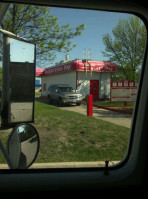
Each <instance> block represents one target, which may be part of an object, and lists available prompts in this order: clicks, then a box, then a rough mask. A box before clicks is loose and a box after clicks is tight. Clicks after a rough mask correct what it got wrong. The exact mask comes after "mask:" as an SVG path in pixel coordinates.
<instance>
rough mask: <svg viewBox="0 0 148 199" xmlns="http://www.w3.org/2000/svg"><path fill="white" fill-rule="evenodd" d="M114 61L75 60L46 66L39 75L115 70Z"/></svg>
mask: <svg viewBox="0 0 148 199" xmlns="http://www.w3.org/2000/svg"><path fill="white" fill-rule="evenodd" d="M116 69H117V68H116V65H115V64H114V63H107V62H99V61H87V62H83V60H75V61H70V62H66V63H63V64H60V65H56V66H53V67H49V68H46V69H45V71H43V73H42V74H41V75H53V74H59V73H64V72H70V71H92V72H116Z"/></svg>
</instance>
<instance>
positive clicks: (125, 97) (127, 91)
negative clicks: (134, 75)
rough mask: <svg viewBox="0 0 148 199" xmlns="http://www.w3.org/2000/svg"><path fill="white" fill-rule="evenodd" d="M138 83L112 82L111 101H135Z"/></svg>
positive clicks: (126, 81)
mask: <svg viewBox="0 0 148 199" xmlns="http://www.w3.org/2000/svg"><path fill="white" fill-rule="evenodd" d="M136 94H137V82H131V81H128V80H124V81H120V82H111V101H135V99H136Z"/></svg>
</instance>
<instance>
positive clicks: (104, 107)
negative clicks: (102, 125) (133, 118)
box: [93, 104, 133, 115]
mask: <svg viewBox="0 0 148 199" xmlns="http://www.w3.org/2000/svg"><path fill="white" fill-rule="evenodd" d="M93 106H95V107H98V108H103V109H106V110H109V111H114V112H118V113H124V114H128V115H132V114H133V113H127V112H126V111H120V110H116V109H113V108H110V107H106V106H101V105H97V104H93Z"/></svg>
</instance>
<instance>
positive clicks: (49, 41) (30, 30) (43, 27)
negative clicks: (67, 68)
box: [0, 4, 85, 63]
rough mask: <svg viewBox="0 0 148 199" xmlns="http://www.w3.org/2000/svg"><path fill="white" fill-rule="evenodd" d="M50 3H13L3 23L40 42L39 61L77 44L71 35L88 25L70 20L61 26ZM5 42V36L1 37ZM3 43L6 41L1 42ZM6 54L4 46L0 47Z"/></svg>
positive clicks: (27, 37) (8, 28)
mask: <svg viewBox="0 0 148 199" xmlns="http://www.w3.org/2000/svg"><path fill="white" fill-rule="evenodd" d="M50 9H51V8H49V7H42V6H32V5H20V4H18V5H17V4H12V5H11V6H10V7H9V10H8V11H7V13H6V16H5V18H4V20H3V23H2V25H1V27H2V29H5V30H8V31H10V32H12V33H14V34H17V35H19V36H20V37H24V38H26V39H27V40H29V41H33V42H35V43H36V44H37V52H36V53H37V61H40V63H42V62H44V61H47V60H48V61H53V60H54V59H55V58H56V52H57V51H58V52H64V53H67V52H69V51H70V50H71V49H72V48H73V47H76V45H74V44H72V42H71V39H73V38H74V37H76V36H80V35H81V34H82V31H83V30H84V29H85V25H84V24H81V25H78V26H77V27H75V28H72V27H70V25H69V24H66V25H62V26H60V25H59V24H58V18H57V17H54V16H53V15H50ZM0 42H1V44H2V36H1V38H0ZM1 46H2V45H1ZM0 55H1V56H2V48H1V49H0Z"/></svg>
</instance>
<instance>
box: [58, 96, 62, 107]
mask: <svg viewBox="0 0 148 199" xmlns="http://www.w3.org/2000/svg"><path fill="white" fill-rule="evenodd" d="M58 105H59V106H63V101H62V98H59V99H58Z"/></svg>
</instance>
